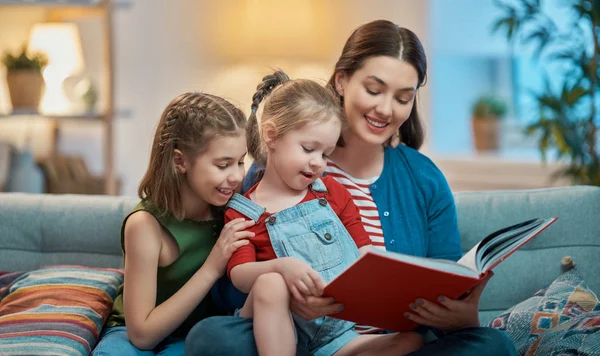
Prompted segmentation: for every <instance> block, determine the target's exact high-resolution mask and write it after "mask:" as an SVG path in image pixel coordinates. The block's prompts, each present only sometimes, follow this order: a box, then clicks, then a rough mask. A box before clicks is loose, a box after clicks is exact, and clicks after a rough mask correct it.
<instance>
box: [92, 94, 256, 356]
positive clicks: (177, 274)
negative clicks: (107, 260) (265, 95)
mask: <svg viewBox="0 0 600 356" xmlns="http://www.w3.org/2000/svg"><path fill="white" fill-rule="evenodd" d="M245 128H246V117H245V115H244V114H243V113H242V111H241V110H239V109H238V108H236V107H235V106H233V105H232V104H230V103H229V102H227V101H226V100H224V99H222V98H220V97H216V96H213V95H209V94H203V93H185V94H182V95H179V96H178V97H176V98H175V99H173V101H171V103H169V105H168V106H167V108H166V109H165V110H164V112H163V114H162V117H161V118H160V122H159V123H158V127H157V130H156V134H155V136H154V142H153V145H152V152H151V154H150V164H149V166H148V170H147V171H146V174H145V176H144V178H143V179H142V182H141V184H140V187H139V189H138V194H139V196H140V198H141V202H140V203H139V204H138V205H137V206H136V207H135V208H134V209H133V211H132V212H131V213H130V214H129V215H128V216H127V217H126V218H125V220H124V221H123V226H122V229H121V246H122V248H123V254H124V256H125V283H124V286H123V287H122V291H121V294H120V295H119V296H118V297H117V299H116V300H115V303H114V306H113V311H112V313H111V315H110V317H109V319H108V321H107V324H106V329H105V331H103V336H102V338H101V341H100V343H99V344H98V346H97V347H96V348H95V349H94V352H93V354H94V355H154V354H155V353H156V354H160V355H183V351H184V337H185V335H186V333H187V331H188V330H189V329H190V327H191V326H193V325H194V324H195V323H196V322H198V321H199V320H201V319H203V318H206V317H209V316H212V315H219V314H221V312H220V311H219V310H218V309H217V308H216V306H215V303H214V301H213V299H212V298H211V293H209V291H210V289H211V287H212V286H213V284H214V283H215V282H216V281H217V279H219V278H220V277H221V276H222V275H223V274H224V272H225V266H226V264H227V260H228V259H229V257H230V256H231V254H232V252H233V251H235V249H237V248H238V247H240V246H243V245H245V244H247V243H248V242H247V240H245V239H244V238H247V237H252V235H253V234H252V233H251V232H244V231H243V230H244V229H246V228H247V227H249V226H251V225H252V224H253V222H252V221H247V220H246V221H244V219H235V220H232V221H230V222H229V223H227V224H226V225H225V226H223V216H222V211H221V212H219V210H218V209H216V207H222V206H224V205H225V204H226V203H227V201H228V200H229V198H230V197H231V196H232V195H233V192H234V190H235V189H236V187H237V186H238V185H239V183H240V182H241V180H242V178H243V176H244V165H243V164H244V157H245V155H246V139H245ZM143 350H145V351H143Z"/></svg>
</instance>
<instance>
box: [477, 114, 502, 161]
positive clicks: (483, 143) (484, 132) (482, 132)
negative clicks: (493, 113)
mask: <svg viewBox="0 0 600 356" xmlns="http://www.w3.org/2000/svg"><path fill="white" fill-rule="evenodd" d="M471 123H472V127H473V142H474V144H475V150H477V152H493V151H497V150H498V147H499V146H500V120H499V119H497V118H491V117H486V118H481V117H473V119H472V120H471Z"/></svg>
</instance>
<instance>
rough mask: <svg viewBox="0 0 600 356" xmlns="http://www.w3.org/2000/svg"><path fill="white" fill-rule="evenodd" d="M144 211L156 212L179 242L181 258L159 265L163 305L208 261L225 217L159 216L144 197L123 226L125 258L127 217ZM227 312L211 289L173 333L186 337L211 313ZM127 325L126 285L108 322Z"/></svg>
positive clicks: (158, 297)
mask: <svg viewBox="0 0 600 356" xmlns="http://www.w3.org/2000/svg"><path fill="white" fill-rule="evenodd" d="M140 210H143V211H147V212H148V213H150V214H152V215H153V216H154V218H155V219H156V220H157V221H158V222H159V224H160V225H161V226H162V227H163V228H164V229H165V230H167V231H168V232H169V233H170V234H171V236H173V238H174V239H175V241H177V244H178V245H179V257H178V258H177V259H176V260H175V261H174V262H173V263H171V264H170V265H168V266H165V267H159V268H158V273H157V284H156V289H157V290H156V305H160V304H161V303H163V302H164V301H165V300H167V299H169V298H170V297H171V296H172V295H173V294H175V292H177V291H178V290H179V289H180V288H181V287H182V286H183V285H184V284H185V283H186V282H187V281H188V280H189V279H190V278H191V277H192V275H193V274H194V273H195V272H196V271H197V270H198V269H199V268H200V267H201V266H202V264H204V262H205V261H206V258H207V257H208V255H209V253H210V251H211V250H212V248H213V246H214V244H215V242H216V239H217V238H218V237H219V234H220V232H221V229H222V228H223V220H222V219H219V220H209V221H194V220H189V219H183V220H181V221H179V220H177V219H175V217H173V216H172V215H167V216H158V214H156V213H155V212H154V211H153V210H152V209H150V207H148V206H147V204H145V203H144V201H143V200H142V201H141V202H140V203H139V204H138V205H137V206H136V207H135V208H134V209H133V211H132V212H131V213H129V215H127V217H125V219H124V220H123V225H122V226H121V249H122V250H123V258H124V257H125V239H124V238H125V235H124V231H125V223H126V222H127V219H128V218H129V217H130V216H131V215H132V214H134V213H135V212H138V211H140ZM220 314H223V312H221V311H220V310H219V309H218V308H217V307H216V305H215V303H214V302H213V300H212V297H211V294H210V292H209V293H208V294H207V295H206V297H204V299H203V300H202V301H201V302H200V304H199V305H198V307H196V309H195V310H194V311H193V312H192V313H191V314H190V316H189V317H188V318H187V319H186V320H185V321H184V322H183V323H182V324H181V326H179V328H177V329H176V330H175V331H174V332H173V333H172V335H173V336H177V337H185V335H186V334H187V332H188V331H189V330H190V329H191V328H192V327H193V326H194V325H195V324H196V323H197V322H198V321H200V320H202V319H204V318H207V317H209V316H214V315H220ZM123 325H125V315H124V312H123V286H122V285H121V288H120V293H119V295H118V296H117V298H116V299H115V302H114V304H113V309H112V312H111V314H110V316H109V317H108V320H107V321H106V327H113V326H123Z"/></svg>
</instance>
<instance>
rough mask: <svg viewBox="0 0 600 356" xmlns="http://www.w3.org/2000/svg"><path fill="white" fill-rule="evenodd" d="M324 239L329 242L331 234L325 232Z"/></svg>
mask: <svg viewBox="0 0 600 356" xmlns="http://www.w3.org/2000/svg"><path fill="white" fill-rule="evenodd" d="M325 239H326V240H327V241H329V240H331V234H330V233H328V232H326V233H325Z"/></svg>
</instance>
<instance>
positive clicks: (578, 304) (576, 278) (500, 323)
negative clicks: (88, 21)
mask: <svg viewBox="0 0 600 356" xmlns="http://www.w3.org/2000/svg"><path fill="white" fill-rule="evenodd" d="M599 303H600V302H599V301H598V297H596V295H595V294H594V292H592V291H591V290H590V288H589V287H588V286H587V284H586V283H585V282H584V281H583V278H581V276H580V274H579V272H578V271H577V269H576V268H573V269H571V270H569V271H567V272H565V273H562V274H561V275H560V276H558V277H557V278H556V279H555V280H554V281H553V282H552V283H551V284H550V285H549V286H548V287H546V288H543V289H541V290H539V291H538V292H536V293H535V294H534V296H533V297H531V298H529V299H527V300H525V301H523V302H521V303H519V304H517V305H515V306H514V307H512V308H510V309H508V310H507V311H505V312H504V313H502V314H500V315H499V316H498V317H496V318H495V319H494V320H492V321H491V322H490V324H489V325H488V326H490V327H492V328H496V329H500V330H504V331H505V332H506V333H507V334H508V336H509V337H510V338H511V340H512V341H513V342H514V344H515V347H516V349H517V353H518V354H519V355H523V354H524V353H525V351H527V349H528V348H529V347H530V346H531V344H532V343H533V342H534V341H536V340H537V339H538V338H539V337H540V336H541V335H542V334H544V333H545V332H546V331H548V330H550V329H552V328H554V327H556V326H558V325H563V324H565V323H567V322H569V321H571V320H573V319H578V318H579V317H580V316H584V315H587V313H589V312H591V311H593V310H594V309H596V308H598V307H599ZM548 355H550V354H548Z"/></svg>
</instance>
